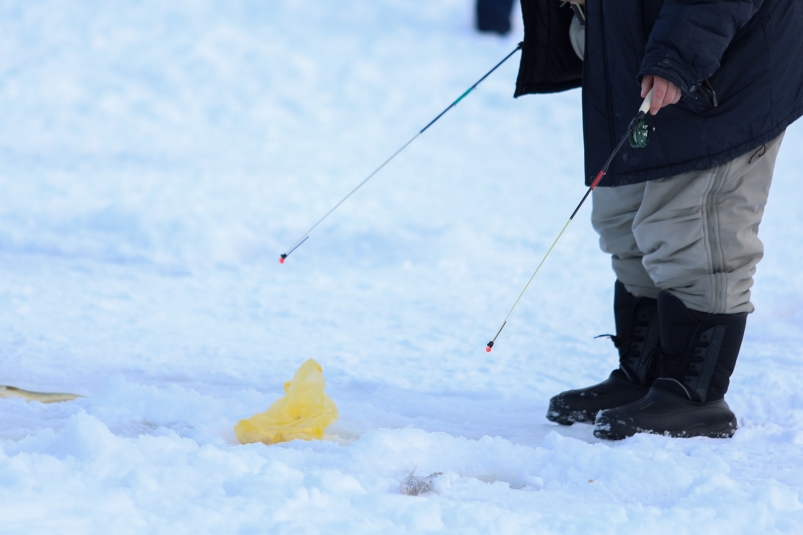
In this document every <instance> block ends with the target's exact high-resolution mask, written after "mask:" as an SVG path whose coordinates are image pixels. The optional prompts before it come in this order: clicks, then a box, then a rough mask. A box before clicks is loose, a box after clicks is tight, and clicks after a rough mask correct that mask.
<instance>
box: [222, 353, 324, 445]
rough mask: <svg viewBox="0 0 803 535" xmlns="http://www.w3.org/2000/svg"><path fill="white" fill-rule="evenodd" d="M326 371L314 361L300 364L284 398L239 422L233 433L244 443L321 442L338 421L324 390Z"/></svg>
mask: <svg viewBox="0 0 803 535" xmlns="http://www.w3.org/2000/svg"><path fill="white" fill-rule="evenodd" d="M325 387H326V380H325V379H324V378H323V369H322V368H321V366H320V364H318V363H317V362H315V361H314V360H312V359H309V360H308V361H307V362H305V363H304V364H302V365H301V367H300V368H299V369H298V371H296V374H295V376H293V380H292V381H290V382H289V383H284V393H285V396H284V397H283V398H281V399H278V400H276V402H275V403H274V404H273V405H271V406H270V407H269V408H268V410H266V411H265V412H263V413H260V414H256V415H254V416H252V417H250V418H248V419H247V420H240V421H239V422H238V423H237V425H235V426H234V432H235V433H236V434H237V439H238V440H239V441H240V443H241V444H251V443H253V442H264V443H265V444H276V443H277V442H288V441H290V440H295V439H301V440H313V439H318V440H320V439H321V438H323V432H324V431H325V430H326V428H327V427H329V425H331V424H332V422H334V421H335V420H337V407H336V406H335V402H334V401H332V400H331V398H330V397H329V396H327V395H326V394H325V393H324V391H323V389H324V388H325Z"/></svg>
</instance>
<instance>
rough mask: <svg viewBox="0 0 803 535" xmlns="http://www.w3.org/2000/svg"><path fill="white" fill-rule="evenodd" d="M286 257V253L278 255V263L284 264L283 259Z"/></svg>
mask: <svg viewBox="0 0 803 535" xmlns="http://www.w3.org/2000/svg"><path fill="white" fill-rule="evenodd" d="M286 258H287V255H286V254H283V255H282V256H280V257H279V263H280V264H284V261H285V259H286Z"/></svg>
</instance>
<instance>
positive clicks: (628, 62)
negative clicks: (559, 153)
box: [516, 0, 803, 186]
mask: <svg viewBox="0 0 803 535" xmlns="http://www.w3.org/2000/svg"><path fill="white" fill-rule="evenodd" d="M521 4H522V13H523V16H524V23H525V39H524V43H523V44H522V49H523V52H522V59H521V67H520V70H519V77H518V81H517V86H516V96H517V97H518V96H520V95H524V94H528V93H548V92H554V91H562V90H565V89H571V88H573V87H578V86H580V85H582V87H583V129H584V138H585V156H586V177H587V180H589V178H588V177H593V176H594V175H595V174H596V173H597V171H598V170H599V169H600V168H601V167H602V165H603V164H604V162H605V160H606V159H607V158H608V156H609V155H610V153H611V152H612V151H613V149H614V146H615V145H616V143H617V142H618V141H619V139H621V137H622V135H623V133H624V132H625V130H626V129H627V125H628V123H629V122H630V120H631V119H632V118H633V116H634V115H635V114H636V112H637V110H638V108H639V106H640V104H641V100H642V99H641V98H640V85H639V80H640V79H641V77H642V76H644V75H648V74H652V75H657V76H661V77H662V78H665V79H667V80H669V81H671V82H673V83H674V84H675V85H677V86H678V87H679V88H680V89H681V91H682V92H683V98H682V99H681V101H680V102H679V103H678V104H675V105H672V106H668V107H666V108H663V109H662V110H661V111H660V112H659V113H658V115H656V116H655V117H650V118H649V119H648V120H649V121H650V122H651V124H652V125H654V126H655V128H656V130H655V131H654V132H653V134H652V136H651V139H650V143H649V145H648V146H647V147H646V148H644V149H632V148H630V147H628V146H626V147H625V148H624V149H623V150H622V151H621V152H620V153H619V155H618V156H617V157H616V159H615V160H614V162H613V164H612V166H611V169H610V171H609V173H608V175H607V176H606V178H605V179H604V180H603V182H602V183H601V184H600V185H602V186H618V185H624V184H634V183H638V182H643V181H646V180H652V179H657V178H663V177H667V176H672V175H676V174H679V173H684V172H687V171H692V170H700V169H708V168H711V167H714V166H716V165H719V164H722V163H725V162H727V161H730V160H732V159H734V158H736V157H738V156H741V155H742V154H745V153H747V152H749V151H751V150H753V149H755V148H757V147H760V146H761V145H762V144H764V143H766V142H767V141H770V140H771V139H774V138H775V137H777V136H778V135H779V134H780V133H781V132H783V131H784V130H785V129H786V127H787V126H788V125H789V124H790V123H791V122H792V121H794V120H795V119H797V118H798V117H800V116H801V115H803V0H763V1H762V0H607V1H603V0H586V14H587V24H586V51H585V61H584V62H581V61H580V60H579V59H577V57H576V56H575V55H574V51H573V50H572V48H571V43H570V42H569V39H568V28H569V24H570V22H571V17H572V12H571V9H570V8H569V7H568V6H567V5H561V4H560V3H559V2H558V1H556V0H522V2H521Z"/></svg>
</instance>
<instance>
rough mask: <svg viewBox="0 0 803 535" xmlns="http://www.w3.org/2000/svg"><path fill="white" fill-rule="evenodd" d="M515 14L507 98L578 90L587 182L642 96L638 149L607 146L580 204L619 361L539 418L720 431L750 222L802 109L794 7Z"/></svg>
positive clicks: (769, 1) (631, 2)
mask: <svg viewBox="0 0 803 535" xmlns="http://www.w3.org/2000/svg"><path fill="white" fill-rule="evenodd" d="M577 1H578V3H579V4H582V2H581V1H580V0H577ZM522 14H523V17H524V29H525V39H524V42H523V43H522V51H523V53H522V60H521V68H520V71H519V77H518V80H517V87H516V96H517V97H518V96H521V95H524V94H529V93H550V92H555V91H563V90H566V89H571V88H574V87H579V86H582V90H583V128H584V141H585V160H586V162H585V163H586V177H587V184H590V181H591V180H592V179H593V177H594V175H595V174H596V172H597V171H598V170H599V169H600V168H601V167H602V165H603V163H604V162H605V160H606V159H607V158H608V156H609V155H610V154H611V152H612V151H613V149H614V146H615V144H616V143H617V142H618V141H619V139H620V138H621V137H622V135H623V134H624V133H625V132H626V130H627V128H628V125H629V123H630V121H631V119H632V118H633V116H634V115H635V112H636V110H637V109H638V108H639V105H640V104H641V99H643V98H644V97H645V96H646V94H647V92H648V91H649V90H650V89H654V96H653V100H652V106H651V109H650V114H651V115H650V117H649V119H648V120H649V123H650V125H651V126H652V127H654V128H655V130H654V131H653V132H652V134H651V136H650V142H649V144H648V145H647V147H646V148H642V149H635V148H633V149H630V148H627V149H626V150H623V151H620V153H619V154H618V155H617V157H616V158H615V159H614V161H613V163H612V165H611V167H610V169H609V171H608V174H607V175H606V176H605V178H604V179H603V181H602V182H601V183H600V185H599V187H598V188H596V189H595V190H594V192H593V197H592V198H593V204H594V206H593V210H592V224H593V226H594V229H595V230H596V231H597V233H598V234H599V236H600V246H601V248H602V250H603V251H604V252H606V253H608V254H610V255H611V258H612V266H613V270H614V272H615V274H616V277H617V281H616V284H615V288H614V318H615V324H616V334H615V335H613V336H612V339H613V342H614V344H615V346H616V348H617V349H618V351H619V361H620V365H619V368H618V369H617V370H614V371H613V372H612V373H611V375H610V377H609V378H608V379H607V380H606V381H604V382H602V383H600V384H598V385H594V386H592V387H588V388H583V389H579V390H571V391H568V392H563V393H561V394H559V395H557V396H555V397H554V398H552V400H551V401H550V406H549V411H548V413H547V418H548V419H550V420H552V421H555V422H558V423H561V424H572V423H574V422H588V423H594V424H595V430H594V434H595V435H596V436H598V437H600V438H608V439H619V438H625V437H627V436H631V435H633V434H635V433H637V432H642V431H646V432H655V433H662V434H670V435H673V436H698V435H703V436H710V437H729V436H732V435H733V433H734V431H735V430H736V426H737V422H736V417H735V416H734V414H733V413H732V412H731V410H730V408H729V407H728V405H727V403H726V402H725V400H724V396H725V393H726V392H727V389H728V385H729V378H730V376H731V374H732V373H733V370H734V366H735V364H736V359H737V357H738V354H739V349H740V346H741V342H742V337H743V335H744V330H745V326H746V319H747V314H748V313H750V312H752V311H753V305H752V303H751V302H750V288H751V287H752V284H753V279H752V277H753V274H754V273H755V269H756V265H757V263H758V262H759V260H761V258H762V256H763V246H762V244H761V242H760V240H759V239H758V227H759V224H760V222H761V218H762V215H763V211H764V206H765V204H766V201H767V196H768V194H769V188H770V183H771V179H772V173H773V168H774V164H775V158H776V156H777V154H778V150H779V148H780V144H781V141H782V139H783V133H784V131H785V129H786V127H787V126H788V125H789V124H790V123H791V122H792V121H794V120H796V119H797V118H798V117H800V116H801V115H803V69H801V65H803V40H801V38H800V36H801V35H803V2H801V1H800V0H763V1H762V0H731V1H725V0H720V1H716V0H663V1H662V0H621V1H620V2H616V3H611V2H607V3H605V2H603V1H602V0H586V1H585V3H584V5H578V4H573V5H572V6H571V7H569V6H568V5H565V4H560V3H559V2H556V1H555V0H523V1H522Z"/></svg>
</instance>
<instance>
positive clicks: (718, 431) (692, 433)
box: [594, 418, 738, 440]
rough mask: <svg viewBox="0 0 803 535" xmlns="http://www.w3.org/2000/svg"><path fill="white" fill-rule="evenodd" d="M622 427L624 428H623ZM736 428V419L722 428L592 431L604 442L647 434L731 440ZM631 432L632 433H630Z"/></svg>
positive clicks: (693, 427)
mask: <svg viewBox="0 0 803 535" xmlns="http://www.w3.org/2000/svg"><path fill="white" fill-rule="evenodd" d="M623 427H624V426H623ZM737 428H738V426H737V422H736V418H734V419H733V420H731V421H730V422H728V424H727V425H725V426H722V427H716V428H713V429H712V428H710V427H708V426H706V425H705V424H697V425H693V426H691V427H690V428H688V429H683V430H681V431H672V430H667V431H664V432H660V431H656V430H654V429H638V428H628V429H627V430H626V431H621V430H614V429H611V430H606V429H594V436H595V437H597V438H601V439H604V440H624V439H626V438H630V437H632V436H634V435H636V434H638V433H648V434H651V435H663V436H667V437H672V438H692V437H707V438H731V437H733V435H734V433H736V429H737ZM631 430H632V431H631Z"/></svg>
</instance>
